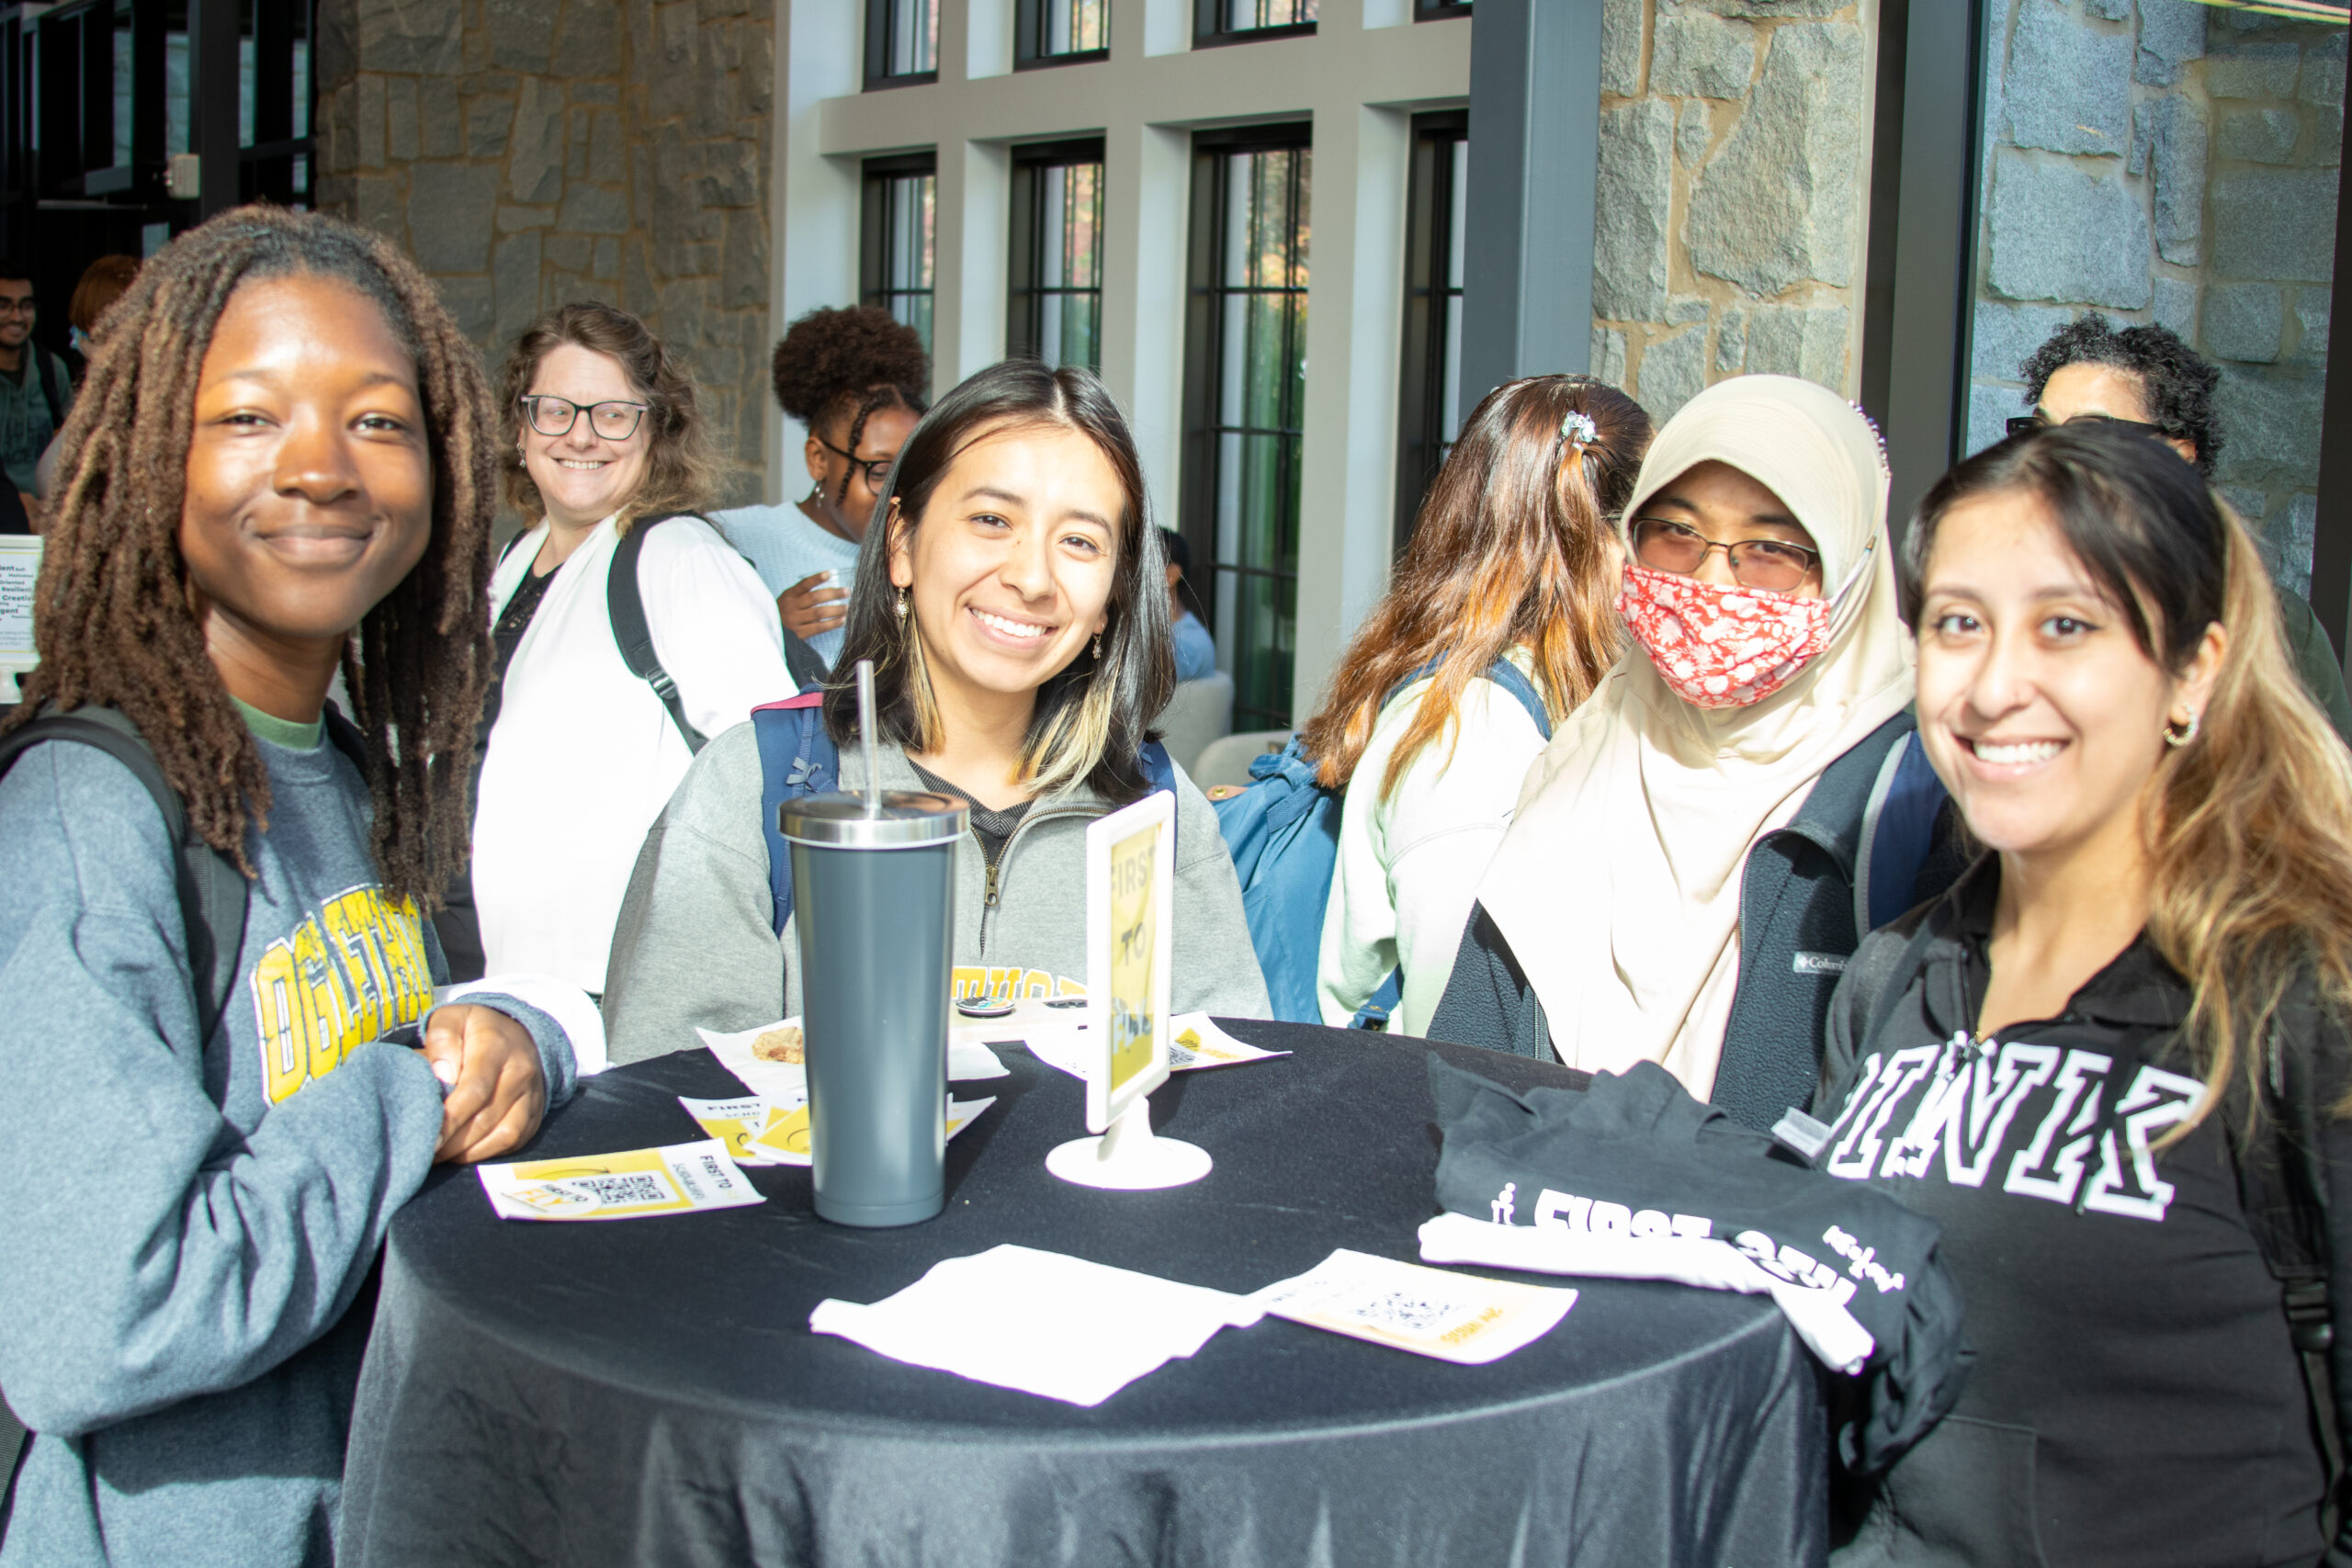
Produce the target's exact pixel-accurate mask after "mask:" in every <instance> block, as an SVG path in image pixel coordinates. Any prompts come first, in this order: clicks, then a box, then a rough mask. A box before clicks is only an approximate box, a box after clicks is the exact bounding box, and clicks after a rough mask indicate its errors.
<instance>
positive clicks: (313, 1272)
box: [0, 207, 602, 1568]
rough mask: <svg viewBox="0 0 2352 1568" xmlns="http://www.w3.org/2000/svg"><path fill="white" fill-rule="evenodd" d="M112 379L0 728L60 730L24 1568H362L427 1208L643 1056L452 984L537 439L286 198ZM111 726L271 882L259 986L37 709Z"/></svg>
mask: <svg viewBox="0 0 2352 1568" xmlns="http://www.w3.org/2000/svg"><path fill="white" fill-rule="evenodd" d="M84 396H85V399H86V400H88V402H89V404H90V405H91V413H90V416H89V417H86V418H84V419H81V420H77V421H76V422H75V423H74V427H73V434H72V438H71V439H70V440H69V441H68V443H67V445H66V449H65V452H64V454H63V459H62V462H63V472H64V475H65V483H64V486H63V490H62V494H63V496H64V497H65V502H64V504H63V505H62V508H61V510H60V512H59V513H58V515H57V517H56V519H55V524H54V526H53V527H52V528H51V532H50V536H49V547H48V552H47V558H46V560H45V561H44V564H43V570H42V576H41V585H40V601H41V616H40V626H39V632H38V635H39V637H40V654H41V663H40V668H39V669H38V670H37V671H33V672H32V673H31V674H30V675H28V676H27V677H26V684H27V686H28V694H27V695H28V703H27V704H26V705H25V706H23V707H21V708H18V709H17V711H16V712H15V713H14V714H13V715H11V716H9V717H8V718H7V719H6V721H0V728H6V729H10V730H16V731H17V732H18V737H19V741H20V744H23V743H25V742H29V744H24V749H23V750H19V751H18V752H17V755H16V756H15V758H14V759H13V765H11V766H9V767H8V768H7V770H6V774H5V776H4V777H0V879H5V884H6V887H7V889H8V895H7V897H6V898H0V1179H5V1180H6V1181H7V1182H8V1183H9V1190H11V1191H12V1192H13V1193H14V1194H15V1195H16V1198H15V1201H13V1202H12V1203H11V1205H10V1209H9V1214H8V1223H7V1224H6V1225H0V1387H5V1388H6V1390H7V1394H8V1400H9V1403H10V1404H13V1405H14V1406H15V1407H16V1409H17V1413H18V1414H19V1415H21V1416H23V1417H24V1419H25V1421H26V1424H27V1425H28V1426H29V1427H31V1428H32V1430H33V1432H34V1437H33V1438H32V1441H31V1445H30V1447H29V1448H28V1450H27V1451H26V1454H25V1456H24V1459H23V1461H22V1465H21V1468H20V1469H19V1470H18V1471H17V1473H16V1477H15V1483H14V1487H13V1496H12V1498H11V1501H10V1503H9V1506H8V1507H7V1508H6V1510H5V1522H0V1532H5V1533H0V1563H5V1564H6V1565H7V1568H35V1565H38V1568H99V1565H103V1564H112V1565H114V1568H147V1565H151V1564H152V1565H154V1568H167V1565H168V1568H190V1565H193V1568H209V1565H214V1564H218V1565H220V1568H298V1565H299V1568H327V1564H328V1562H329V1558H330V1556H331V1551H330V1548H329V1544H328V1543H329V1542H330V1541H331V1540H332V1539H333V1537H334V1522H335V1513H336V1506H337V1502H338V1499H339V1496H340V1493H341V1483H342V1472H343V1461H344V1449H345V1440H346V1438H347V1435H348V1434H347V1423H348V1422H349V1419H350V1413H351V1402H352V1395H353V1390H354V1387H355V1385H356V1382H357V1379H358V1375H359V1363H360V1355H361V1352H362V1350H363V1349H364V1348H365V1347H366V1344H367V1340H368V1327H369V1324H370V1321H371V1319H372V1317H373V1307H372V1292H369V1291H368V1290H367V1289H366V1288H365V1287H366V1284H367V1281H368V1273H369V1270H370V1269H371V1268H372V1266H373V1265H374V1262H375V1260H376V1258H377V1254H378V1249H379V1247H381V1246H382V1244H383V1240H384V1235H385V1231H386V1228H387V1226H388V1225H389V1224H390V1221H391V1218H392V1215H393V1213H394V1212H395V1211H396V1210H398V1209H399V1208H400V1206H401V1204H402V1203H404V1202H405V1201H407V1200H408V1198H409V1196H410V1195H411V1194H412V1193H413V1192H414V1191H415V1190H417V1188H418V1186H419V1184H420V1183H422V1182H423V1181H424V1178H425V1174H426V1172H427V1171H428V1170H429V1169H430V1168H431V1167H432V1165H433V1164H434V1162H435V1161H436V1160H445V1161H450V1160H454V1161H471V1160H481V1159H487V1158H492V1157H494V1156H498V1155H501V1154H503V1153H505V1152H506V1151H508V1150H511V1149H513V1148H515V1147H516V1146H518V1145H520V1144H522V1143H523V1142H524V1141H525V1140H526V1139H528V1138H529V1137H530V1136H531V1135H532V1134H533V1133H534V1131H535V1130H536V1129H537V1126H538V1123H539V1119H540V1115H541V1112H542V1111H543V1110H544V1109H545V1108H546V1107H548V1106H550V1105H554V1104H557V1103H560V1101H561V1100H563V1098H564V1097H565V1095H566V1093H567V1092H568V1090H569V1088H570V1085H571V1081H572V1074H573V1062H574V1048H575V1047H578V1048H580V1049H581V1050H583V1051H585V1050H589V1049H594V1050H597V1051H601V1049H602V1034H601V1031H600V1029H599V1026H598V1023H597V1020H596V1015H595V1011H594V1009H593V1008H591V1007H589V1006H588V1004H587V1000H586V998H583V997H581V996H579V995H578V993H576V992H571V993H562V992H561V990H560V987H553V986H548V985H538V984H536V983H526V984H519V985H516V986H511V987H510V986H504V985H503V984H497V983H493V989H486V990H481V991H477V992H475V993H473V994H471V995H469V997H468V998H467V999H466V1000H465V1001H463V1002H459V1003H451V1004H444V1005H436V1004H435V983H436V982H437V981H438V980H439V979H440V977H441V976H440V975H439V973H438V967H439V965H438V959H439V953H438V952H437V950H436V949H435V946H434V943H433V940H432V936H431V934H430V929H429V927H428V926H427V925H426V923H425V922H424V919H423V918H422V914H421V911H422V910H424V908H429V907H430V904H431V902H432V900H433V898H434V897H435V895H436V894H437V892H438V891H439V889H440V888H441V887H442V886H443V885H444V884H445V883H446V881H447V878H448V877H449V875H450V874H452V873H453V872H454V871H455V869H456V868H457V866H458V864H459V863H461V862H462V860H463V857H464V854H465V845H466V818H465V810H466V800H465V788H464V784H465V775H464V772H463V769H464V765H465V758H466V756H467V754H468V751H469V749H470V747H471V745H472V739H473V725H474V715H475V713H476V711H477V709H478V708H479V706H480V704H481V691H482V682H483V678H484V676H485V674H486V672H487V670H488V667H489V658H488V655H489V646H488V644H489V638H488V636H487V630H486V628H485V627H484V626H483V625H482V623H481V600H482V592H483V588H484V583H485V579H486V578H487V576H488V572H489V562H490V555H489V544H490V529H491V525H492V520H493V511H492V500H493V489H492V485H493V475H494V473H495V468H496V461H497V459H496V457H495V456H494V455H493V448H494V446H495V443H496V440H497V434H496V427H495V425H494V423H493V422H492V412H491V408H490V400H489V393H488V389H487V388H485V387H484V386H483V384H482V378H481V368H480V362H479V361H478V360H477V358H476V357H475V353H474V349H473V346H472V345H471V344H469V343H468V342H467V341H466V339H465V337H464V336H463V334H461V333H459V332H458V328H457V325H456V323H455V322H453V321H451V320H450V319H449V317H448V315H447V312H446V311H444V310H442V308H441V305H440V303H439V301H438V300H437V299H435V295H434V292H433V286H432V285H431V284H430V283H428V282H427V281H426V280H425V279H424V276H423V275H422V274H420V273H419V272H418V271H417V270H416V267H415V265H414V264H413V263H411V262H410V261H408V260H407V259H406V258H405V257H404V256H403V255H402V254H401V253H400V252H399V251H398V250H397V249H396V248H394V247H393V246H392V245H391V244H390V243H389V242H387V241H385V240H383V239H380V238H379V237H377V236H376V235H373V234H370V233H368V232H367V231H364V230H361V229H358V228H356V227H353V226H351V225H349V224H345V223H343V222H340V221H339V220H334V219H331V218H327V217H323V216H320V215H317V214H300V213H292V212H288V211H286V210H285V209H280V208H270V207H252V208H244V209H238V210H235V211H232V212H229V213H226V214H223V215H222V216H220V217H219V218H216V219H214V220H212V221H210V222H209V223H207V224H205V225H204V226H203V227H201V228H198V229H195V230H192V231H189V232H188V233H187V234H184V235H182V236H181V237H180V238H179V239H178V240H176V241H175V242H174V243H172V245H171V246H170V247H169V248H167V249H166V250H164V252H162V253H161V254H159V255H157V256H156V257H155V258H154V259H153V261H152V262H151V263H150V264H149V265H148V267H147V269H146V271H145V272H144V273H143V274H142V275H141V277H140V279H139V281H138V282H137V284H136V285H135V286H134V287H133V288H132V289H131V291H130V294H129V295H128V296H126V297H125V299H124V300H123V301H122V303H121V305H120V306H119V310H118V312H117V315H116V317H115V319H114V321H112V322H111V323H110V330H109V332H108V333H107V335H106V336H105V338H104V339H103V340H102V341H101V343H100V344H99V346H98V350H97V353H96V355H95V356H94V357H93V359H92V361H91V363H90V367H89V375H88V378H87V385H86V387H85V391H84ZM338 664H341V665H342V666H343V667H344V668H345V671H347V672H348V673H349V675H350V678H351V684H352V689H353V690H354V691H355V692H356V693H358V694H360V697H361V703H360V713H359V722H358V724H357V725H356V727H355V726H353V725H351V724H349V723H348V722H346V721H345V720H343V719H342V718H341V717H340V716H339V715H336V714H334V713H333V712H332V710H329V709H327V708H325V706H324V699H325V694H326V689H327V682H328V678H329V676H330V675H331V674H332V673H333V672H334V670H335V668H336V667H337V665H338ZM101 705H103V706H107V707H111V708H112V709H114V710H115V711H116V712H117V713H118V714H119V715H120V716H122V718H124V719H126V720H128V721H129V722H130V724H131V725H133V726H135V727H136V728H137V730H138V732H139V734H140V735H141V736H142V737H144V739H145V740H146V742H147V747H148V749H149V750H151V751H152V752H153V756H154V758H155V759H156V761H158V763H159V764H160V767H161V771H162V773H164V775H165V776H167V777H169V778H171V779H174V780H178V781H181V783H180V784H179V785H178V788H179V791H180V800H181V803H182V804H183V805H184V807H185V808H186V813H187V830H188V838H189V840H190V843H191V844H192V846H193V849H194V852H195V853H196V854H198V855H199V856H201V855H203V854H206V853H208V852H209V853H215V854H217V855H218V856H219V857H220V860H221V861H224V862H227V863H229V865H228V866H225V867H221V868H220V869H222V870H225V871H227V880H228V881H230V882H231V883H234V884H240V885H242V886H243V888H244V903H243V907H242V908H241V909H239V910H238V914H239V916H240V917H241V919H242V925H241V926H240V927H238V928H237V929H238V930H240V931H242V933H243V934H242V938H241V939H238V938H225V939H224V943H223V945H224V946H228V947H230V948H232V952H230V953H228V955H227V956H228V957H230V958H231V959H232V961H233V962H232V963H231V964H227V965H225V966H224V967H223V968H222V969H220V970H218V971H216V970H215V969H214V968H213V967H212V966H211V965H210V964H203V965H202V966H201V967H198V966H197V964H198V960H197V958H196V955H195V953H193V952H192V944H191V942H190V936H191V934H192V928H193V926H194V922H193V921H192V919H190V917H189V916H188V914H187V913H186V912H185V907H184V905H183V902H182V895H181V893H180V892H179V890H178V882H179V878H180V877H181V875H182V874H183V868H184V867H185V866H186V865H187V860H186V858H185V857H184V853H183V852H182V850H181V848H180V847H179V846H178V845H175V841H174V839H173V835H172V832H171V830H170V829H169V828H168V827H167V824H166V819H165V817H164V811H163V806H162V801H161V799H160V798H159V797H158V796H157V795H151V794H150V793H149V789H148V787H146V786H142V785H141V783H140V782H139V779H138V777H137V775H136V774H134V773H132V771H131V770H130V767H129V766H127V765H126V764H125V763H124V762H122V761H118V760H117V759H116V758H115V757H113V756H111V755H108V754H107V752H106V751H103V750H99V749H98V748H97V747H96V746H94V745H87V744H84V743H81V742H79V741H73V740H65V739H37V736H38V731H34V732H31V733H27V732H26V731H24V730H23V728H22V727H23V726H24V725H25V724H26V723H27V722H28V720H32V719H34V718H35V717H36V715H37V711H38V710H46V711H56V710H65V711H67V712H69V713H85V714H86V713H87V712H88V711H89V709H90V708H92V707H95V706H101ZM85 722H88V721H87V720H85ZM396 738H397V739H396ZM206 846H209V851H208V850H207V849H206ZM239 873H242V876H240V875H239ZM206 929H208V930H213V931H220V930H222V929H223V928H221V927H219V926H211V925H208V926H207V928H206ZM223 977H225V979H224V978H223ZM224 984H225V987H226V988H225V995H224V994H223V991H222V990H221V989H218V988H216V987H220V986H222V985H224ZM526 989H527V990H528V991H529V992H530V995H529V996H528V997H526V996H524V995H523V994H521V993H523V992H524V991H525V990H526ZM208 1015H209V1016H210V1019H211V1027H210V1028H209V1030H208V1029H207V1028H206V1027H205V1026H204V1024H203V1023H202V1022H200V1020H202V1019H205V1018H206V1017H207V1016H208Z"/></svg>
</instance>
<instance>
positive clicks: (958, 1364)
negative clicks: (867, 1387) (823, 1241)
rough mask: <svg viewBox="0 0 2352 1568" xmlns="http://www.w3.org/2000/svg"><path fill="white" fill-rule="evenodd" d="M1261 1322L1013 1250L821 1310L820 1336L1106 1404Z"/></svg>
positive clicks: (1153, 1281)
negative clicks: (1173, 1362)
mask: <svg viewBox="0 0 2352 1568" xmlns="http://www.w3.org/2000/svg"><path fill="white" fill-rule="evenodd" d="M1260 1316H1261V1311H1260V1309H1259V1308H1258V1307H1257V1306H1256V1305H1254V1304H1253V1303H1251V1302H1250V1299H1249V1298H1247V1297H1244V1296H1235V1295H1228V1294H1227V1293H1226V1292H1223V1291H1210V1290H1204V1289H1202V1288H1201V1287H1199V1286H1197V1285H1181V1284H1178V1283H1177V1282H1176V1281H1174V1280H1162V1279H1159V1278H1156V1277H1154V1276H1153V1275H1149V1274H1137V1273H1135V1272H1133V1271H1132V1270H1129V1269H1113V1268H1110V1267H1109V1266H1107V1265H1105V1264H1101V1263H1090V1262H1088V1261H1087V1260H1086V1259H1085V1258H1070V1257H1067V1256H1065V1255H1064V1254H1062V1253H1058V1252H1040V1251H1037V1250H1036V1249H1035V1248H1033V1247H1014V1246H1012V1245H1011V1244H1009V1243H1008V1244H1007V1245H1004V1246H1001V1247H990V1248H989V1250H988V1251H986V1252H982V1253H978V1254H976V1255H975V1256H973V1257H970V1258H948V1259H947V1260H946V1261H945V1262H944V1263H939V1264H935V1265H933V1268H932V1269H931V1271H930V1272H929V1273H927V1274H925V1275H924V1276H923V1277H922V1279H920V1280H916V1281H915V1282H914V1283H913V1284H911V1285H909V1286H908V1287H907V1288H906V1289H905V1290H903V1291H900V1292H899V1293H898V1294H897V1295H894V1296H889V1297H886V1298H885V1299H884V1300H881V1301H878V1302H876V1303H874V1304H872V1305H871V1306H860V1305H858V1304H857V1303H855V1302H842V1301H825V1302H820V1303H818V1305H817V1310H816V1311H815V1312H813V1313H810V1314H809V1328H810V1330H811V1331H813V1332H815V1333H818V1334H837V1335H840V1336H841V1337H842V1338H844V1339H854V1340H855V1341H856V1342H857V1343H858V1344H860V1345H863V1346H865V1348H867V1349H869V1350H873V1351H876V1352H878V1353H879V1354H881V1355H885V1356H888V1357H889V1358H890V1359H892V1360H896V1361H905V1362H907V1363H909V1364H910V1365H912V1366H918V1367H931V1368H934V1369H936V1370H937V1371H943V1372H954V1373H956V1375H957V1376H959V1377H967V1378H970V1379H972V1380H973V1381H974V1382H985V1383H994V1384H995V1385H996V1386H997V1387H999V1388H1011V1389H1018V1390H1020V1391H1021V1392H1023V1393H1035V1394H1042V1395H1044V1396H1045V1397H1046V1398H1048V1399H1059V1400H1064V1401H1067V1402H1068V1403H1069V1404H1083V1405H1095V1404H1102V1403H1103V1401H1104V1400H1106V1399H1108V1398H1110V1397H1111V1395H1113V1394H1114V1393H1118V1392H1119V1390H1121V1389H1122V1388H1125V1386H1126V1385H1127V1384H1129V1383H1131V1382H1135V1381H1136V1379H1137V1378H1139V1377H1142V1376H1143V1375H1144V1374H1146V1373H1147V1372H1150V1371H1155V1370H1156V1369H1158V1368H1159V1366H1161V1365H1162V1364H1163V1363H1165V1362H1167V1361H1169V1360H1170V1359H1174V1358H1177V1357H1182V1356H1191V1355H1193V1353H1195V1352H1196V1351H1198V1350H1199V1349H1200V1348H1201V1347H1202V1346H1204V1345H1205V1344H1207V1343H1208V1342H1209V1339H1210V1338H1211V1337H1213V1336H1214V1335H1215V1334H1216V1331H1217V1330H1218V1329H1220V1328H1226V1327H1234V1328H1247V1327H1249V1326H1250V1325H1251V1324H1253V1323H1255V1322H1257V1321H1258V1319H1259V1317H1260Z"/></svg>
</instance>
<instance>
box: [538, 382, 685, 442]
mask: <svg viewBox="0 0 2352 1568" xmlns="http://www.w3.org/2000/svg"><path fill="white" fill-rule="evenodd" d="M522 403H523V413H524V416H525V417H526V418H527V419H528V420H530V422H531V428H532V429H533V430H536V431H537V432H538V433H539V434H541V435H545V436H548V437H555V436H561V435H569V434H571V427H572V426H573V425H575V424H578V423H580V416H581V415H582V414H583V413H584V414H586V415H587V416H588V428H589V429H591V430H593V431H594V432H595V433H596V434H598V435H601V436H603V437H604V438H605V440H607V441H626V440H628V438H629V437H630V436H632V435H635V434H637V427H638V425H639V423H642V422H643V421H644V419H645V416H646V414H647V413H648V412H650V410H651V409H652V407H653V405H652V404H651V403H633V402H628V401H625V400H622V399H619V398H614V399H611V400H607V401H605V402H601V403H575V402H573V401H572V400H571V399H570V398H558V397H551V396H549V395H548V394H547V393H545V392H529V393H526V394H525V395H524V397H523V399H522Z"/></svg>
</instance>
